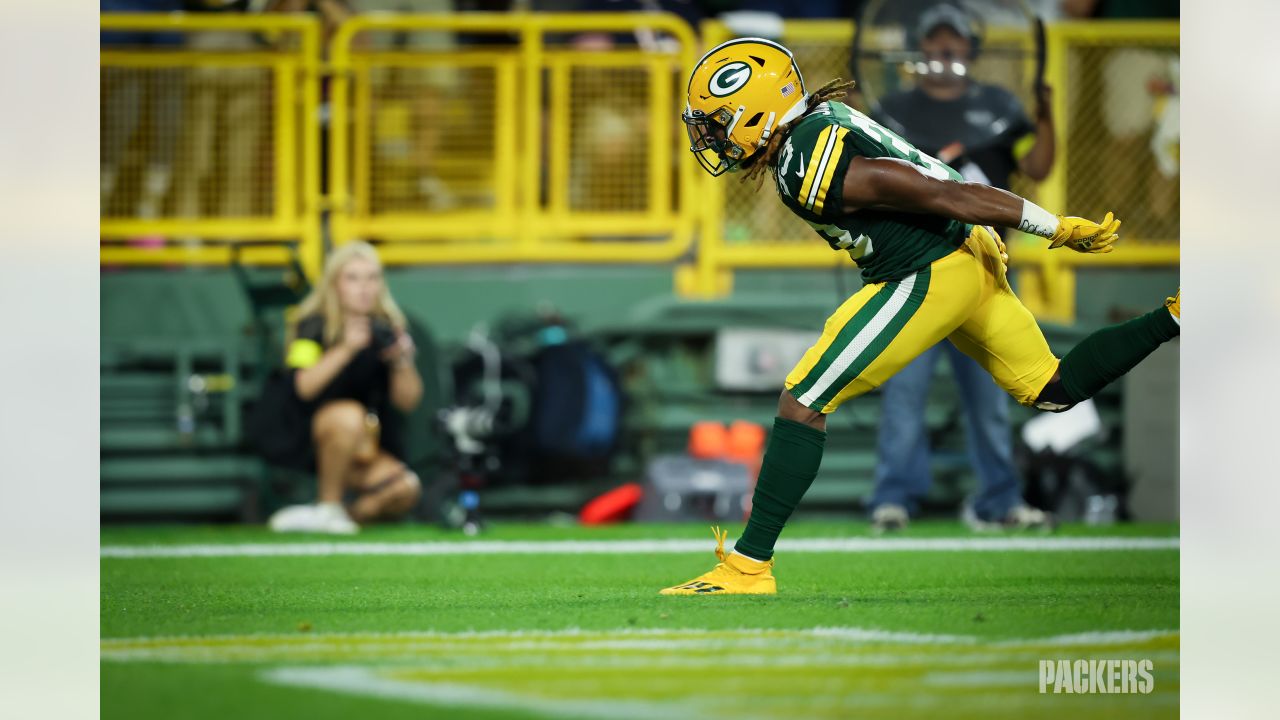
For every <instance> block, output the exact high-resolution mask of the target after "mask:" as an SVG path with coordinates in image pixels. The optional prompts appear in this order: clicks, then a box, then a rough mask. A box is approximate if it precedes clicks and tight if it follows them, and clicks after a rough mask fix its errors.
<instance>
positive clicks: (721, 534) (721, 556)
mask: <svg viewBox="0 0 1280 720" xmlns="http://www.w3.org/2000/svg"><path fill="white" fill-rule="evenodd" d="M711 534H712V535H713V536H714V537H715V539H716V559H717V560H719V561H720V562H724V561H725V559H726V558H727V557H729V556H728V555H727V554H726V553H725V551H724V541H725V539H726V538H728V537H729V531H728V530H721V529H720V526H719V525H712V526H711Z"/></svg>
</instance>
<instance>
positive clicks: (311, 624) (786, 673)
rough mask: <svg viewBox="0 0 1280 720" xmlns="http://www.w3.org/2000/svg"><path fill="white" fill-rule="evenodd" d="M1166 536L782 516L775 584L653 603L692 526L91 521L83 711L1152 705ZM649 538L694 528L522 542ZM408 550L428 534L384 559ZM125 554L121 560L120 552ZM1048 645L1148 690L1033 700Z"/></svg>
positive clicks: (645, 712) (785, 712) (1169, 617)
mask: <svg viewBox="0 0 1280 720" xmlns="http://www.w3.org/2000/svg"><path fill="white" fill-rule="evenodd" d="M728 529H729V530H730V534H731V535H734V534H736V533H737V532H739V531H740V530H741V528H740V526H739V527H730V528H728ZM1176 536H1177V527H1176V526H1174V525H1131V526H1121V527H1115V528H1104V529H1098V528H1084V527H1067V528H1063V529H1061V530H1060V531H1059V532H1058V533H1057V534H1056V535H1054V536H1049V538H1048V541H1050V542H1057V541H1059V539H1067V540H1071V539H1072V538H1089V537H1092V538H1098V539H1100V540H1105V541H1107V542H1111V541H1114V542H1115V546H1112V547H1109V548H1108V549H1067V550H1063V549H1047V548H1045V547H1041V546H1038V545H1035V543H1036V542H1039V541H1040V540H1041V539H1042V536H1028V535H1006V536H995V537H993V538H986V537H982V538H978V540H981V541H985V540H988V539H991V540H996V541H999V540H1001V539H1008V538H1015V539H1023V538H1027V539H1031V540H1032V541H1033V542H1032V544H1031V546H1030V547H1029V548H1024V549H1016V550H990V549H988V550H981V549H973V548H972V547H970V546H963V548H964V549H959V550H956V549H951V548H949V547H948V545H947V543H948V542H950V541H949V538H955V539H956V540H963V541H966V542H968V541H972V540H974V536H972V535H971V534H969V533H968V532H967V531H965V530H964V529H962V528H961V527H960V526H958V525H956V524H954V523H935V524H929V523H920V524H916V525H913V527H912V528H911V529H910V530H908V531H907V532H906V533H905V534H903V535H902V536H900V537H901V538H903V539H905V540H912V539H918V540H922V541H924V540H928V541H936V543H937V544H935V545H929V546H928V549H919V548H918V547H917V548H914V549H902V550H891V551H874V552H868V551H866V550H867V548H868V546H866V545H865V544H864V545H856V546H855V547H854V549H850V550H837V551H827V552H818V551H814V550H812V549H810V550H795V551H790V552H789V551H787V550H786V547H785V543H786V542H787V541H788V540H806V539H809V540H815V541H816V540H817V539H839V538H847V539H851V540H856V541H859V542H862V540H863V539H866V538H868V537H869V536H868V530H867V526H866V525H865V524H857V523H839V524H836V523H818V522H809V523H798V524H795V525H793V526H790V527H788V529H787V533H786V535H785V536H784V539H783V541H784V544H783V545H781V546H780V548H779V555H778V563H777V567H776V569H775V574H776V576H777V577H778V584H779V594H778V595H777V596H775V597H660V596H658V595H657V590H658V589H659V588H661V587H663V586H666V585H670V584H674V583H676V582H678V581H683V580H687V579H689V578H691V577H693V576H694V575H696V574H698V573H700V572H702V571H704V570H707V569H709V568H710V567H711V565H712V564H714V562H715V558H714V556H713V555H712V553H711V550H712V548H713V546H714V542H713V540H712V539H711V533H710V532H709V531H708V530H707V529H706V528H705V527H702V526H620V527H614V528H597V529H591V528H572V527H566V528H558V527H549V526H529V525H498V526H496V527H494V528H492V530H491V531H490V532H489V533H487V534H486V535H485V536H484V537H483V538H482V540H483V541H486V542H488V541H503V542H501V543H498V544H497V545H491V546H489V547H487V549H485V551H484V552H481V553H472V552H469V551H468V550H467V548H468V547H472V545H463V546H460V545H456V544H455V545H449V546H438V545H436V543H441V542H448V543H461V542H463V541H464V539H463V538H462V537H461V536H458V535H452V534H447V533H444V532H442V531H440V530H437V529H434V528H423V527H411V526H399V527H387V528H376V529H372V530H369V531H366V532H364V533H362V534H361V535H360V536H358V537H356V538H352V539H338V540H335V539H332V538H318V537H310V536H288V537H280V536H273V535H271V534H270V533H267V532H265V531H264V530H262V529H261V528H244V527H231V528H227V527H209V528H205V527H200V528H106V529H104V530H103V532H102V546H103V548H104V557H103V559H102V561H101V562H102V588H101V608H102V609H101V613H102V615H101V621H102V623H101V627H102V641H101V653H102V695H101V697H102V701H101V702H102V716H103V717H104V718H128V719H129V720H150V719H152V718H156V719H159V718H165V719H166V720H168V719H170V718H176V717H181V718H219V719H223V718H234V719H235V720H250V719H253V718H273V719H277V718H292V717H298V718H316V719H320V718H350V717H357V716H360V717H377V718H410V717H413V718H421V717H448V718H533V717H539V718H558V717H625V718H671V717H698V718H782V717H785V718H789V719H792V720H798V719H799V718H847V717H869V718H879V717H884V718H911V717H982V718H1003V717H1008V718H1021V717H1031V716H1037V717H1062V718H1073V717H1085V716H1087V717H1116V718H1122V717H1123V718H1130V717H1176V716H1177V697H1178V667H1179V664H1178V663H1179V661H1178V657H1179V655H1178V634H1177V628H1178V551H1177V549H1176V542H1175V541H1176ZM1152 538H1157V539H1159V540H1158V541H1157V542H1156V543H1155V545H1154V546H1152V545H1147V546H1142V545H1141V543H1142V542H1146V541H1150V539H1152ZM670 539H684V540H691V541H693V542H692V543H685V546H688V548H689V549H679V550H678V551H671V550H670V549H668V550H666V551H661V552H657V551H654V552H650V551H645V550H643V549H642V550H641V551H636V550H635V549H634V546H633V547H632V549H627V546H618V547H619V551H614V550H613V549H612V548H613V547H614V546H613V545H603V546H597V547H596V549H595V551H594V552H589V553H583V552H566V551H565V550H564V549H563V548H561V549H556V548H555V546H551V545H538V544H532V545H531V544H529V543H547V542H554V541H565V540H574V541H600V542H610V541H617V542H623V541H637V540H670ZM704 540H705V542H703V541H704ZM468 542H470V541H468ZM875 542H876V543H892V542H895V540H887V541H885V540H877V541H875ZM347 543H357V544H358V545H356V546H351V547H349V548H347V550H348V552H345V553H342V552H339V553H337V554H324V555H305V554H298V553H303V552H310V551H311V550H315V549H317V548H319V549H321V550H324V551H326V552H328V551H331V550H332V549H333V548H332V547H331V545H333V544H347ZM410 543H416V544H419V545H416V546H412V547H415V548H420V549H424V551H425V552H434V551H433V550H432V548H437V549H438V548H440V547H448V548H450V549H449V550H448V551H447V552H444V553H443V554H417V550H414V552H413V553H399V554H391V553H390V552H389V551H388V548H392V549H394V548H401V549H405V548H410V546H409V545H407V544H410ZM322 544H323V545H322ZM1131 545H1132V546H1131ZM187 546H200V547H201V548H204V549H205V550H202V551H201V552H208V551H209V549H212V551H213V552H212V556H184V555H183V553H185V552H186V550H184V548H186V547H187ZM475 547H478V546H475ZM682 547H684V546H682ZM869 547H871V549H876V550H879V549H880V547H879V545H873V546H869ZM886 547H893V546H892V545H886ZM601 548H603V551H601ZM695 548H700V549H695ZM129 549H133V550H137V551H140V553H141V555H142V556H141V557H119V556H118V555H120V554H121V551H128V550H129ZM339 549H340V548H339ZM473 549H474V547H473ZM166 551H176V552H177V553H178V555H179V556H174V557H164V556H160V555H162V554H163V553H164V552H166ZM242 551H243V552H245V553H250V552H252V553H257V554H256V555H248V554H245V555H242V554H240V553H241V552H242ZM355 552H359V553H362V554H353V553H355ZM113 553H114V554H113ZM1058 659H1066V660H1072V661H1074V660H1077V659H1085V660H1088V659H1120V660H1128V659H1134V660H1141V659H1148V660H1150V661H1151V662H1152V665H1153V672H1152V675H1153V676H1154V679H1155V682H1154V691H1153V692H1151V693H1149V694H1087V695H1079V694H1054V693H1052V692H1050V693H1046V694H1042V693H1041V692H1040V682H1039V664H1040V660H1058ZM1050 690H1052V687H1051V688H1050Z"/></svg>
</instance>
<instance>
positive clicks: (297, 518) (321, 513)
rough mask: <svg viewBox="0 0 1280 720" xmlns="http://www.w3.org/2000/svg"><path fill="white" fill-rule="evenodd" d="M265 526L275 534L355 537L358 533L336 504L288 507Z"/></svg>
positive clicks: (349, 518)
mask: <svg viewBox="0 0 1280 720" xmlns="http://www.w3.org/2000/svg"><path fill="white" fill-rule="evenodd" d="M267 525H268V526H269V527H270V528H271V529H272V530H273V531H275V532H280V533H284V532H313V533H328V534H330V535H355V534H356V533H358V532H360V526H359V525H356V524H355V522H353V521H352V520H351V517H350V516H349V515H347V511H346V510H345V509H343V507H342V506H341V505H339V504H337V503H320V504H316V505H290V506H289V507H286V508H281V509H280V510H278V511H276V513H275V514H274V515H272V516H271V519H270V520H268V521H267Z"/></svg>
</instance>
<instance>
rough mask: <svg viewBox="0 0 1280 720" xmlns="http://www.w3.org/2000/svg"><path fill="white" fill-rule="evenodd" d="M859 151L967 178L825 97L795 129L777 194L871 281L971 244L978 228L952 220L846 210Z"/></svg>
mask: <svg viewBox="0 0 1280 720" xmlns="http://www.w3.org/2000/svg"><path fill="white" fill-rule="evenodd" d="M856 155H861V156H862V157H867V158H882V157H887V158H897V159H899V160H906V161H907V162H909V163H911V164H913V165H916V166H917V167H919V168H920V169H921V170H922V171H923V172H925V173H927V174H929V175H932V176H933V177H936V178H940V179H943V180H956V181H961V182H963V180H964V178H963V177H961V175H960V173H958V172H956V171H955V170H953V169H951V168H950V167H948V166H947V165H945V164H943V163H942V162H940V161H939V160H937V159H935V158H932V157H930V156H928V155H926V154H924V153H922V152H920V151H919V150H917V149H916V148H914V147H913V146H912V145H911V144H910V143H908V142H907V141H905V140H903V139H902V138H901V137H898V136H897V135H895V134H894V133H893V132H892V131H890V130H887V129H885V128H884V127H882V126H880V125H878V124H877V123H876V122H875V121H873V120H871V119H870V118H868V117H867V116H866V115H863V114H862V113H860V112H858V111H857V110H854V109H853V108H851V107H849V106H848V105H845V104H844V103H840V102H824V103H822V104H820V105H818V106H817V107H816V108H814V109H813V111H812V112H810V113H809V114H808V115H807V116H805V117H804V118H802V119H801V120H800V122H799V123H797V124H796V125H795V127H793V128H792V129H791V132H790V133H789V134H788V136H787V139H786V141H785V142H784V143H783V146H782V149H781V150H780V151H779V153H778V156H777V166H776V167H775V168H774V169H773V174H774V180H775V181H776V182H777V186H778V194H779V195H780V196H781V197H782V202H783V203H784V204H785V205H786V206H787V207H789V208H791V211H792V212H794V213H795V214H796V215H799V216H800V217H801V218H802V219H804V220H805V221H806V222H808V223H809V224H810V225H811V226H813V229H814V230H816V231H817V232H818V234H819V235H821V236H822V238H823V239H824V240H826V241H827V243H828V244H829V245H831V248H832V249H833V250H845V251H847V252H848V253H849V255H850V256H851V257H852V258H853V260H854V262H856V263H857V264H858V267H859V268H860V269H861V270H862V279H863V281H864V282H868V283H877V282H888V281H893V280H900V279H902V278H904V277H906V276H907V275H910V274H911V273H913V272H915V271H917V270H920V269H922V268H924V267H926V266H928V265H929V263H931V262H933V261H934V260H937V259H939V258H942V257H945V256H947V255H949V254H950V253H952V252H954V251H955V250H956V248H958V247H960V246H961V245H962V244H963V243H964V239H965V237H967V236H968V234H969V230H970V229H971V226H969V225H966V224H965V223H962V222H959V221H956V220H952V219H950V218H945V217H941V216H937V215H921V214H918V213H908V212H900V211H895V210H869V209H864V210H859V211H857V212H855V213H846V212H844V202H843V200H844V198H843V194H844V176H845V172H846V171H847V170H848V168H849V161H850V160H852V159H853V157H854V156H856Z"/></svg>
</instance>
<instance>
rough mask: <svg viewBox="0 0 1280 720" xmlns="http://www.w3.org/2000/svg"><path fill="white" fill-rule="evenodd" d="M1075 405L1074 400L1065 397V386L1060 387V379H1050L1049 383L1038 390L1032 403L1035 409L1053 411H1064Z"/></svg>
mask: <svg viewBox="0 0 1280 720" xmlns="http://www.w3.org/2000/svg"><path fill="white" fill-rule="evenodd" d="M1075 406H1076V401H1075V400H1072V399H1071V398H1069V397H1067V391H1066V388H1064V387H1062V381H1061V380H1050V381H1049V384H1048V385H1045V386H1044V389H1043V390H1041V391H1040V394H1039V395H1038V396H1037V397H1036V401H1035V404H1034V405H1033V407H1035V409H1037V410H1044V411H1046V412H1054V413H1060V412H1066V411H1068V410H1070V409H1071V408H1073V407H1075Z"/></svg>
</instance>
